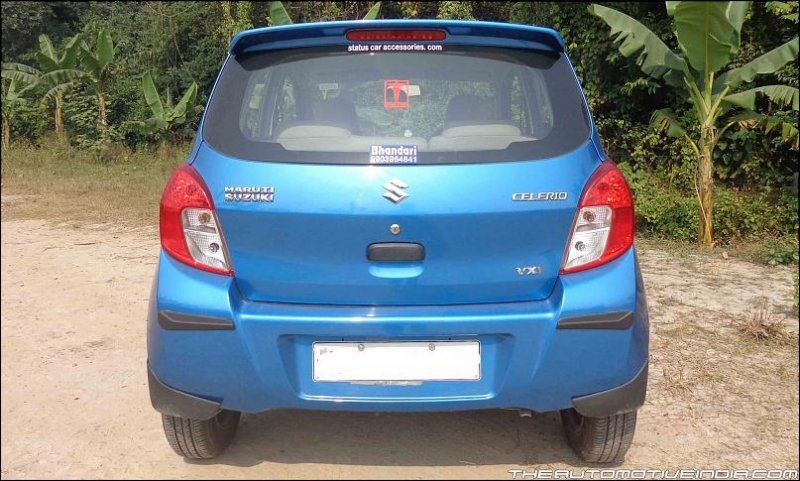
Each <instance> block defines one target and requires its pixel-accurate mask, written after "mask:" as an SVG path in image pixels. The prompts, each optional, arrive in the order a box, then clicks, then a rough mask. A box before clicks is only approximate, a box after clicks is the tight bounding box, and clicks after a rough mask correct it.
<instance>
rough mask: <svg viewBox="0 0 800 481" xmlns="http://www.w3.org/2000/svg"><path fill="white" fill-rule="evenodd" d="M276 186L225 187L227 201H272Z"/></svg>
mask: <svg viewBox="0 0 800 481" xmlns="http://www.w3.org/2000/svg"><path fill="white" fill-rule="evenodd" d="M274 200H275V188H274V187H225V201H226V202H272V201H274Z"/></svg>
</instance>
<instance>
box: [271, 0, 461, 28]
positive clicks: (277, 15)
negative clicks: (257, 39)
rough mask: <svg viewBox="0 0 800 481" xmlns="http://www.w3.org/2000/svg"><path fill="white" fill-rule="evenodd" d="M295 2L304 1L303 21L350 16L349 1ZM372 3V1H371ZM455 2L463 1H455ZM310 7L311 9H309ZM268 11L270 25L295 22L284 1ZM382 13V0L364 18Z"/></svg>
mask: <svg viewBox="0 0 800 481" xmlns="http://www.w3.org/2000/svg"><path fill="white" fill-rule="evenodd" d="M295 3H302V4H303V7H304V8H302V11H301V12H300V15H299V17H300V19H301V21H303V20H307V21H323V20H341V19H343V18H347V17H348V8H347V5H346V3H348V2H341V3H344V4H345V5H342V6H340V5H337V4H338V3H340V2H295ZM351 3H358V2H351ZM369 3H372V2H369ZM453 3H463V2H453ZM308 7H310V10H308ZM268 9H269V10H268V11H269V24H270V25H275V26H278V25H291V24H292V23H294V22H293V21H292V16H291V15H290V14H289V12H288V11H287V10H286V7H285V6H284V5H283V2H268ZM380 13H381V2H375V3H374V4H373V5H372V6H371V7H369V10H367V12H366V13H365V14H364V16H363V17H362V20H374V19H376V18H378V15H379V14H380Z"/></svg>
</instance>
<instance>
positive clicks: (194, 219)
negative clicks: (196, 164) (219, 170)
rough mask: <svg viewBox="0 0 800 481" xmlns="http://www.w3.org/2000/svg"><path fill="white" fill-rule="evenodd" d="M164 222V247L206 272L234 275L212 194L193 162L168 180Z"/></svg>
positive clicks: (162, 229) (163, 215)
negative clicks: (192, 164)
mask: <svg viewBox="0 0 800 481" xmlns="http://www.w3.org/2000/svg"><path fill="white" fill-rule="evenodd" d="M160 222H161V223H160V230H161V247H162V248H163V249H164V251H165V252H167V253H168V254H169V255H171V256H172V257H174V258H175V259H177V260H178V261H180V262H183V263H184V264H187V265H190V266H192V267H196V268H198V269H202V270H204V271H208V272H214V273H216V274H225V275H232V274H233V271H232V269H231V264H230V261H229V260H228V254H227V252H228V249H227V247H226V246H225V239H224V238H223V236H222V230H221V229H220V227H219V222H218V221H217V215H216V213H215V211H214V203H213V201H212V200H211V195H210V194H209V193H208V189H207V188H206V185H205V183H204V182H203V179H201V178H200V175H199V174H198V173H197V171H196V170H194V168H192V167H191V166H190V165H184V166H183V167H181V168H179V169H178V170H176V171H175V173H174V174H172V177H171V178H170V179H169V182H167V187H166V188H165V189H164V195H163V196H161V212H160Z"/></svg>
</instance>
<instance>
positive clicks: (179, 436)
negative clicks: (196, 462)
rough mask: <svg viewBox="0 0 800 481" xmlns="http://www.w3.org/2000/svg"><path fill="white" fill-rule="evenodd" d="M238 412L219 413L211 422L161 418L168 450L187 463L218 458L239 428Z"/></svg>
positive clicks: (171, 417)
mask: <svg viewBox="0 0 800 481" xmlns="http://www.w3.org/2000/svg"><path fill="white" fill-rule="evenodd" d="M241 414H242V413H240V412H238V411H226V410H223V411H220V412H219V413H217V415H216V416H214V417H213V418H211V419H203V420H200V419H189V418H182V417H178V416H170V415H168V414H162V415H161V422H162V424H163V425H164V434H165V435H166V436H167V442H169V445H170V446H171V447H172V449H173V450H174V451H175V452H176V453H178V454H179V455H181V456H183V457H185V458H189V459H210V458H214V457H216V456H219V455H220V454H222V452H223V451H225V448H227V447H228V445H229V444H230V443H231V440H232V439H233V435H234V434H236V428H237V427H238V426H239V418H240V417H241Z"/></svg>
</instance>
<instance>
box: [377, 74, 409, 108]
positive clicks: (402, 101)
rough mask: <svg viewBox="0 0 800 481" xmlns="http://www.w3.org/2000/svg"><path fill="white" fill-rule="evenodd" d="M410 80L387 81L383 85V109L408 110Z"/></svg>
mask: <svg viewBox="0 0 800 481" xmlns="http://www.w3.org/2000/svg"><path fill="white" fill-rule="evenodd" d="M408 85H409V81H408V80H386V81H384V83H383V107H384V108H385V109H408V108H409V107H410V106H411V104H410V102H409V95H408Z"/></svg>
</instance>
